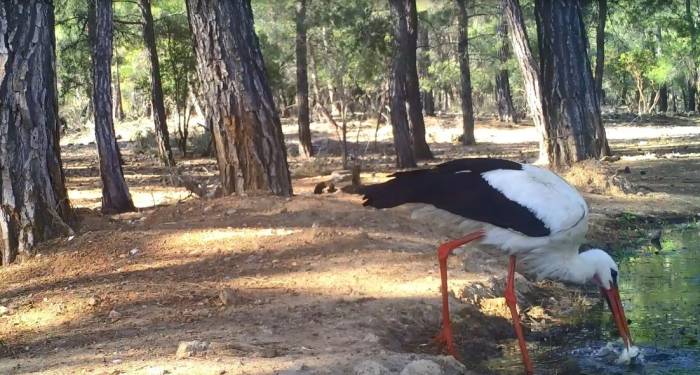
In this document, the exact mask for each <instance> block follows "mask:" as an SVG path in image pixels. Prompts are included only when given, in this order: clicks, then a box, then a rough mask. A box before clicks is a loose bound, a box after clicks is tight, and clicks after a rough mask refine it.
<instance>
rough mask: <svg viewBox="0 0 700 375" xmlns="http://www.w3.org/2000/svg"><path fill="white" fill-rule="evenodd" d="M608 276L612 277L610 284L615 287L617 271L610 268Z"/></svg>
mask: <svg viewBox="0 0 700 375" xmlns="http://www.w3.org/2000/svg"><path fill="white" fill-rule="evenodd" d="M610 277H611V278H612V285H613V286H614V287H615V288H617V271H615V270H614V269H612V268H611V269H610Z"/></svg>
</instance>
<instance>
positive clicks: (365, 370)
mask: <svg viewBox="0 0 700 375" xmlns="http://www.w3.org/2000/svg"><path fill="white" fill-rule="evenodd" d="M352 372H353V374H354V375H389V374H390V373H391V372H390V371H389V369H387V368H386V367H384V366H383V365H382V364H380V363H379V362H376V361H370V360H367V361H362V362H360V363H358V364H357V365H355V367H353V369H352Z"/></svg>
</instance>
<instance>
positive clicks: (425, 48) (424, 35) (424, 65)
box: [418, 27, 435, 116]
mask: <svg viewBox="0 0 700 375" xmlns="http://www.w3.org/2000/svg"><path fill="white" fill-rule="evenodd" d="M418 45H419V46H420V47H421V49H422V51H421V53H420V55H419V59H418V73H419V77H420V79H428V72H429V71H430V35H429V33H428V28H427V27H419V28H418ZM421 99H422V101H423V111H425V115H426V116H435V99H434V98H433V90H423V91H421Z"/></svg>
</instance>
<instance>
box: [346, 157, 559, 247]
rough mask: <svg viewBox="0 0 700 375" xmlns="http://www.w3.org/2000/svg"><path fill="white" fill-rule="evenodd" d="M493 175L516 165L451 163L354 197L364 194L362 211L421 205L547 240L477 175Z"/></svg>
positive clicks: (402, 175) (531, 218)
mask: <svg viewBox="0 0 700 375" xmlns="http://www.w3.org/2000/svg"><path fill="white" fill-rule="evenodd" d="M498 169H510V170H520V169H522V165H521V164H519V163H516V162H512V161H508V160H501V159H486V158H481V159H479V158H473V159H460V160H454V161H451V162H447V163H444V164H440V165H438V166H436V167H434V168H431V169H421V170H414V171H406V172H398V173H395V174H393V175H392V176H393V177H394V178H393V179H391V180H389V181H387V182H384V183H381V184H376V185H369V186H364V187H362V188H361V189H360V193H362V194H364V198H365V202H364V205H365V206H372V207H376V208H390V207H396V206H399V205H402V204H404V203H426V204H431V205H433V206H435V207H437V208H440V209H443V210H446V211H448V212H451V213H453V214H456V215H460V216H462V217H464V218H468V219H472V220H478V221H482V222H486V223H489V224H493V225H496V226H498V227H501V228H507V229H512V230H515V231H518V232H520V233H523V234H525V235H527V236H531V237H542V236H548V235H549V234H550V230H549V229H548V228H547V227H546V226H545V224H544V223H543V222H542V221H541V220H540V219H538V218H537V216H535V215H534V214H533V213H532V212H531V211H530V210H529V209H528V208H526V207H524V206H522V205H520V204H519V203H517V202H515V201H512V200H510V199H508V198H507V197H506V196H505V195H503V193H501V192H500V191H498V190H496V189H494V188H493V187H492V186H491V185H489V183H488V182H487V181H486V180H485V179H484V178H483V177H482V175H481V174H482V173H484V172H488V171H493V170H498ZM467 171H468V172H467ZM457 172H460V173H457Z"/></svg>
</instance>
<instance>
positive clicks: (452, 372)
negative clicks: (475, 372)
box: [436, 355, 471, 375]
mask: <svg viewBox="0 0 700 375" xmlns="http://www.w3.org/2000/svg"><path fill="white" fill-rule="evenodd" d="M436 360H437V361H438V362H440V364H442V366H443V368H444V369H445V374H446V375H457V374H459V375H467V374H471V372H468V371H467V367H466V366H464V365H463V364H462V363H461V362H459V361H458V360H456V359H455V357H453V356H451V355H442V356H439V357H437V359H436Z"/></svg>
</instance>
